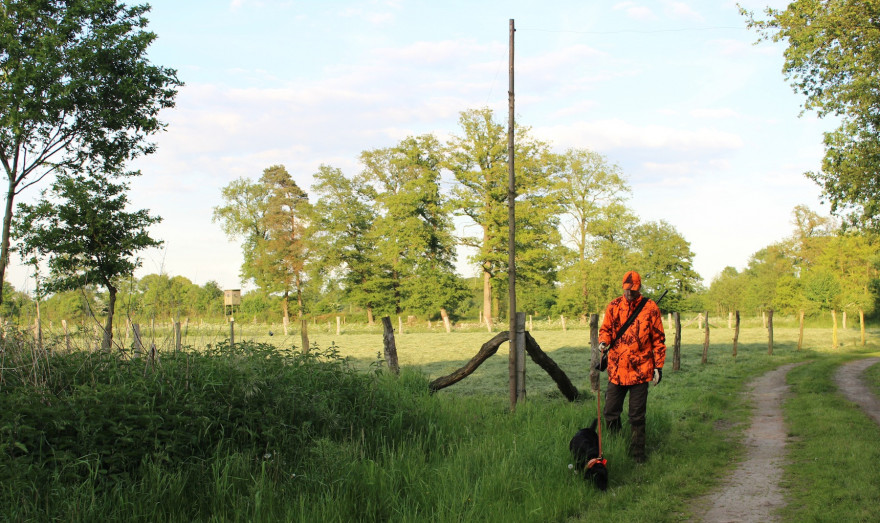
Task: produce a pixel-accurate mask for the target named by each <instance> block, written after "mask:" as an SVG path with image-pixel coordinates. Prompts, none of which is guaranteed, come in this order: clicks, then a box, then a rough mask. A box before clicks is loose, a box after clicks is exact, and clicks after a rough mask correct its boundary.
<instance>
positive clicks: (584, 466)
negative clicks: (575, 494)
mask: <svg viewBox="0 0 880 523" xmlns="http://www.w3.org/2000/svg"><path fill="white" fill-rule="evenodd" d="M597 422H598V420H593V424H592V425H590V426H589V427H587V428H585V429H581V430H579V431H577V433H576V434H575V435H574V437H573V438H571V442H569V444H568V449H569V450H570V451H571V454H572V456H574V460H575V466H576V467H577V470H578V473H580V474H583V476H584V479H590V480H592V481H593V483H594V484H595V485H596V487H598V488H599V490H605V489H607V488H608V469H607V468H606V467H605V460H604V459H599V435H598V434H597V433H596V423H597Z"/></svg>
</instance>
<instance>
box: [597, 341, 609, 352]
mask: <svg viewBox="0 0 880 523" xmlns="http://www.w3.org/2000/svg"><path fill="white" fill-rule="evenodd" d="M607 350H608V344H607V343H605V342H602V343H600V344H599V351H600V352H605V351H607Z"/></svg>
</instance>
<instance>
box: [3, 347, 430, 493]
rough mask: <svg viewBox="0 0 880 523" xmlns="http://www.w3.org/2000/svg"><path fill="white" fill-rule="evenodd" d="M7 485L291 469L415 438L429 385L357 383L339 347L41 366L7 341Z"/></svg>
mask: <svg viewBox="0 0 880 523" xmlns="http://www.w3.org/2000/svg"><path fill="white" fill-rule="evenodd" d="M5 341H6V343H5V345H4V354H3V356H4V361H5V363H6V364H5V365H3V366H4V370H3V371H2V372H3V374H2V381H0V412H2V422H0V459H2V460H3V461H4V462H5V463H4V465H3V466H0V471H2V472H0V483H6V482H7V481H27V482H34V483H35V484H41V483H42V482H45V481H50V480H51V481H60V482H62V483H65V482H71V483H75V482H77V481H80V480H82V479H83V478H85V477H88V476H96V477H100V478H103V479H102V481H101V482H100V483H103V484H104V485H113V484H115V483H118V482H119V481H123V482H125V481H127V480H132V479H136V478H137V477H138V476H139V474H140V473H141V472H142V470H143V469H144V467H157V466H158V467H160V468H162V469H165V470H174V469H176V468H177V467H180V466H182V465H187V466H192V465H197V464H198V463H200V462H210V461H211V460H214V459H215V458H216V457H217V456H229V455H245V456H255V457H264V458H265V459H266V460H267V461H270V462H271V464H272V466H273V467H274V468H275V469H276V472H278V473H281V472H282V471H289V470H296V469H297V467H298V466H300V465H301V464H302V462H303V460H307V459H310V456H311V455H312V454H314V452H315V446H316V445H326V444H327V443H328V442H330V443H333V442H342V441H343V440H349V439H354V440H356V441H357V446H358V449H359V452H362V453H364V452H366V453H370V452H371V451H372V450H374V449H376V448H377V446H378V445H384V444H385V443H387V442H388V441H390V440H393V439H395V438H398V437H403V436H404V435H405V434H407V433H420V432H422V430H421V429H420V428H419V426H420V425H421V424H423V422H424V420H421V421H420V418H419V416H420V414H419V412H420V409H418V408H417V405H416V402H417V401H418V398H419V396H424V395H426V394H427V380H426V379H425V378H424V377H423V376H421V375H420V374H409V375H407V376H406V377H405V378H404V379H403V380H394V383H392V382H391V380H389V379H388V378H387V377H384V376H383V373H379V372H374V373H358V372H355V371H354V370H353V369H352V368H351V367H350V366H349V365H348V364H347V362H346V361H345V360H344V359H343V358H341V357H340V356H339V354H338V353H337V352H336V350H335V349H334V348H332V347H331V348H329V349H326V350H316V351H312V352H310V353H308V354H303V353H301V352H295V351H293V350H285V349H278V348H276V347H273V346H271V345H267V344H262V343H255V342H243V343H238V344H236V345H235V346H234V347H231V346H229V345H228V344H227V343H225V342H224V343H220V344H218V345H216V346H213V347H210V348H209V349H208V350H206V351H203V352H190V351H184V352H180V353H163V354H161V355H160V357H159V359H158V360H157V361H155V362H151V361H150V360H149V359H147V358H135V359H129V358H125V357H120V356H117V355H109V354H101V353H86V352H73V353H70V354H55V355H51V356H49V355H45V354H44V355H42V356H41V355H40V353H39V352H31V351H30V349H26V350H23V349H22V347H27V344H22V343H15V342H14V340H9V339H7V340H5Z"/></svg>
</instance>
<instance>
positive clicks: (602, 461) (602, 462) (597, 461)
mask: <svg viewBox="0 0 880 523" xmlns="http://www.w3.org/2000/svg"><path fill="white" fill-rule="evenodd" d="M606 463H608V460H607V459H604V458H593V459H591V460H590V461H588V462H587V466H586V467H584V470H590V469H591V468H593V466H595V465H597V464H598V465H602V466H603V467H604V466H605V464H606Z"/></svg>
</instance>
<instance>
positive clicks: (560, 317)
mask: <svg viewBox="0 0 880 523" xmlns="http://www.w3.org/2000/svg"><path fill="white" fill-rule="evenodd" d="M559 321H560V322H561V323H562V332H565V316H563V315H562V314H560V315H559Z"/></svg>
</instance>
